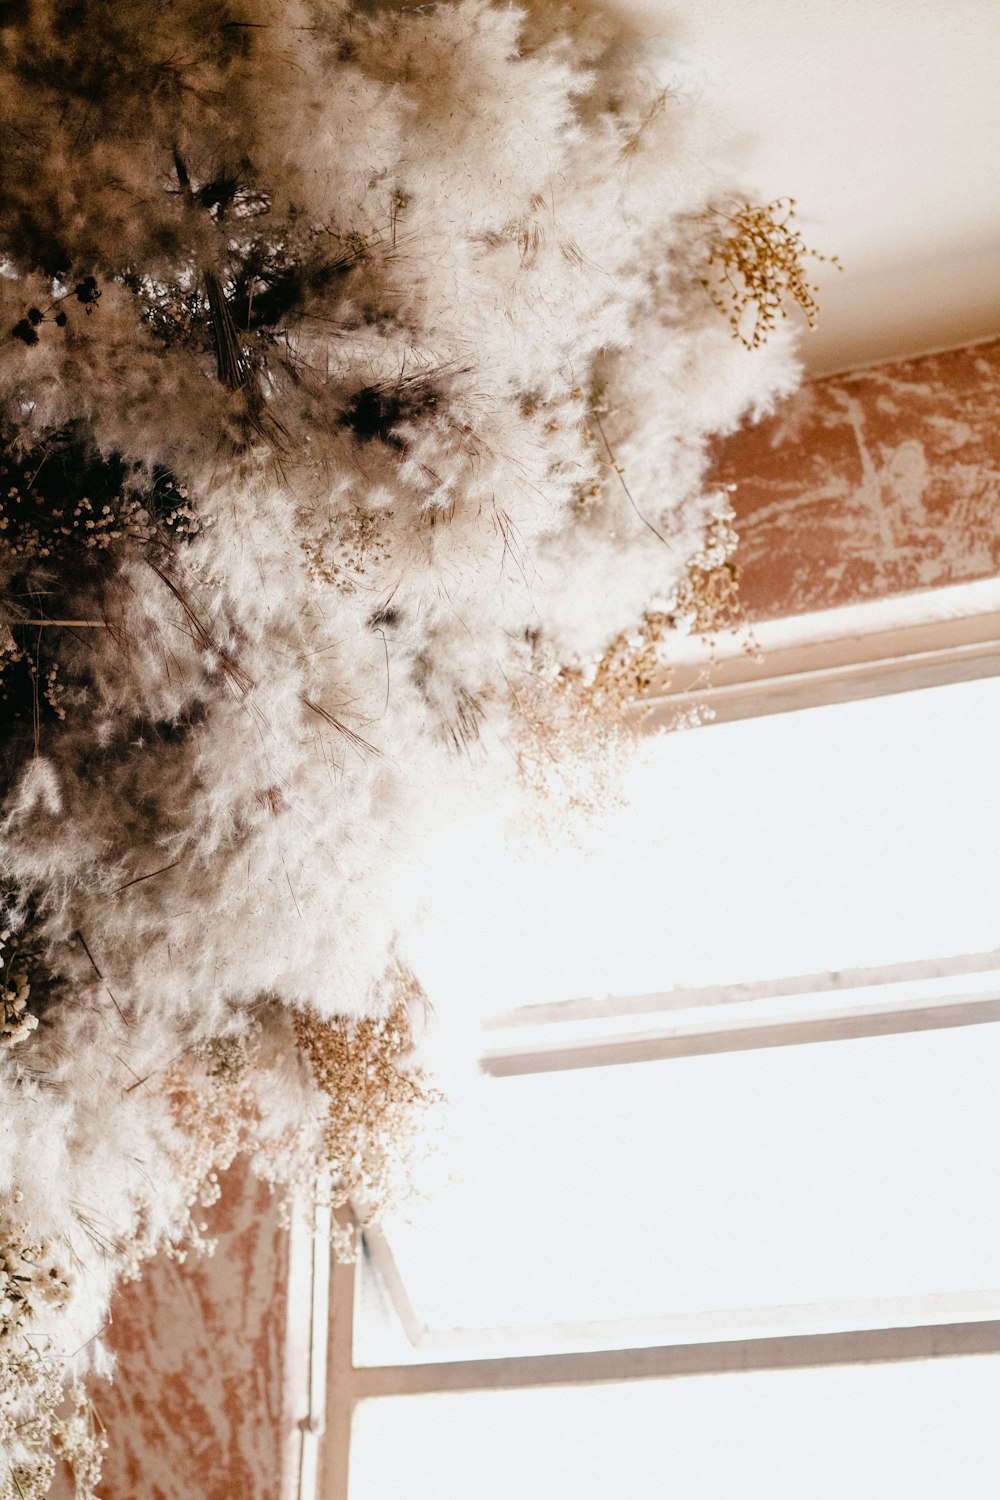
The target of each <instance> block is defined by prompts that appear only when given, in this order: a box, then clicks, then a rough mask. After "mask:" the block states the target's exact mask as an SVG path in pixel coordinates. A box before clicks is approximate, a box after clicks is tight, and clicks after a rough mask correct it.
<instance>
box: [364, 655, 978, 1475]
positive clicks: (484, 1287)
mask: <svg viewBox="0 0 1000 1500" xmlns="http://www.w3.org/2000/svg"><path fill="white" fill-rule="evenodd" d="M998 731H1000V680H998V679H985V680H982V681H977V682H970V683H963V684H955V685H951V686H947V687H942V688H935V689H932V690H926V691H921V692H912V693H906V694H899V695H893V696H886V697H881V698H876V699H873V700H864V701H859V702H855V703H850V704H844V705H833V706H830V707H825V708H819V709H810V710H806V711H802V712H798V713H793V714H781V715H775V716H773V717H764V718H759V719H752V720H745V721H740V722H736V723H731V724H723V725H718V726H709V727H706V728H703V729H699V730H696V731H693V732H689V733H682V734H674V735H669V736H663V737H661V738H659V739H657V740H655V741H654V742H652V743H651V744H649V745H648V746H646V747H645V749H644V752H643V754H642V755H641V757H640V758H639V759H638V760H637V762H636V764H635V766H634V767H633V770H632V772H631V775H630V779H629V804H628V805H627V806H626V807H624V808H622V809H618V810H615V811H613V812H610V813H609V814H607V815H606V816H605V817H604V818H603V819H602V820H601V822H600V823H599V824H597V825H595V826H594V828H593V829H592V830H591V831H590V833H589V834H588V837H587V847H586V848H569V849H567V848H563V849H562V850H561V851H558V852H554V853H553V852H551V851H546V850H545V849H543V848H540V847H535V848H532V849H530V850H527V849H525V850H523V851H521V853H520V854H518V855H514V856H512V855H511V852H510V850H509V849H505V848H504V847H503V845H502V843H501V840H500V837H499V835H496V836H493V833H492V831H491V830H488V829H484V830H483V832H482V838H481V839H480V840H479V842H478V844H477V846H476V849H475V854H474V857H472V858H466V860H465V862H464V863H463V856H462V848H463V845H464V846H466V847H467V844H468V830H464V831H463V833H462V835H461V838H460V839H459V841H458V842H457V844H455V845H452V846H450V847H449V848H447V849H445V850H443V851H442V852H441V862H440V865H439V867H438V868H437V869H436V870H434V871H431V870H428V881H429V883H432V884H433V886H434V889H435V893H436V904H437V907H438V910H440V911H441V913H442V919H441V922H440V925H439V926H437V927H436V928H435V927H433V926H428V928H427V929H426V931H425V934H424V937H423V940H422V942H421V944H420V945H419V946H418V947H417V949H416V951H415V952H414V959H415V966H416V967H417V969H418V972H419V973H420V974H421V977H422V979H423V981H424V983H425V985H426V987H427V989H428V992H429V995H430V998H431V1001H432V1003H433V1004H434V1005H435V1006H436V1007H438V1008H440V1009H442V1010H448V1011H449V1012H450V1013H451V1014H454V1013H455V1012H465V1013H466V1014H468V1015H471V1014H474V1015H476V1016H480V1017H482V1016H489V1015H495V1014H497V1013H498V1012H502V1011H505V1010H508V1009H510V1008H512V1007H515V1006H519V1005H525V1004H531V1003H538V1002H544V1001H553V1000H560V999H569V998H575V997H583V996H602V995H607V994H617V995H628V994H641V993H649V992H659V991H665V990H669V989H671V988H673V987H675V986H693V985H713V984H726V983H734V982H740V981H747V980H757V979H764V978H778V977H782V976H788V975H796V974H799V975H805V974H811V973H819V972H822V971H825V970H828V969H834V968H836V969H843V968H848V967H863V966H878V965H884V964H894V963H900V962H905V961H909V960H919V959H924V958H942V957H950V956H956V955H959V954H963V953H979V952H986V951H989V950H992V949H996V948H998V947H1000V860H998V858H997V852H996V851H997V849H998V847H1000V778H998V776H997V774H996V746H997V743H998V739H1000V734H998ZM959 987H960V986H958V985H956V989H957V988H959ZM481 1039H483V1040H484V1039H485V1038H481ZM998 1077H1000V1025H997V1024H986V1025H974V1026H969V1027H964V1028H957V1029H951V1030H949V1029H945V1030H938V1031H932V1032H918V1033H908V1034H901V1035H894V1036H882V1037H870V1038H864V1039H858V1040H852V1041H838V1042H823V1043H815V1044H806V1045H794V1046H787V1047H782V1048H773V1049H761V1050H756V1051H750V1052H736V1053H723V1054H720V1055H715V1056H701V1057H684V1058H675V1059H671V1060H669V1061H660V1062H645V1063H639V1064H634V1065H629V1066H623V1067H610V1068H594V1069H583V1070H579V1071H570V1072H566V1073H541V1074H534V1075H528V1076H523V1077H514V1078H480V1079H479V1080H478V1081H476V1082H475V1083H474V1084H472V1085H470V1086H469V1087H468V1088H467V1089H466V1090H464V1091H462V1090H460V1091H459V1094H458V1099H457V1104H456V1112H455V1118H454V1121H453V1122H452V1128H451V1132H450V1133H451V1134H453V1135H454V1137H455V1145H454V1146H453V1148H452V1149H451V1152H450V1154H449V1156H448V1157H447V1160H448V1162H449V1164H450V1167H451V1170H452V1180H451V1181H450V1182H449V1183H447V1184H446V1185H444V1186H440V1187H437V1188H434V1189H433V1190H432V1194H431V1197H430V1198H429V1200H428V1201H427V1202H425V1203H423V1204H417V1205H416V1206H414V1207H413V1208H412V1209H410V1210H409V1211H408V1212H407V1214H405V1215H399V1216H397V1218H396V1219H395V1220H394V1221H390V1223H389V1224H388V1225H387V1230H388V1235H389V1240H390V1243H391V1246H392V1249H393V1251H394V1254H395V1256H396V1259H397V1263H398V1265H399V1267H400V1270H401V1272H402V1276H403V1280H404V1283H405V1285H406V1287H407V1290H408V1292H409V1295H410V1297H411V1300H412V1301H413V1303H414V1306H415V1310H416V1313H417V1316H418V1319H420V1320H421V1321H422V1322H424V1323H426V1324H427V1325H428V1326H429V1327H430V1328H431V1329H432V1330H434V1329H442V1330H447V1329H464V1330H471V1331H473V1333H474V1332H475V1330H489V1329H491V1328H492V1329H494V1330H496V1329H505V1330H508V1334H505V1335H504V1337H508V1345H509V1347H508V1352H510V1353H515V1352H519V1351H521V1350H524V1351H528V1350H536V1351H537V1350H540V1349H542V1348H545V1347H547V1348H550V1349H558V1348H566V1349H571V1348H586V1347H591V1348H593V1347H619V1346H621V1345H622V1344H623V1343H625V1342H628V1343H630V1344H641V1343H643V1342H670V1341H671V1338H670V1335H669V1333H668V1334H667V1335H666V1336H665V1335H664V1332H663V1326H662V1323H661V1327H660V1329H659V1330H657V1328H656V1327H655V1326H654V1325H655V1323H656V1321H657V1320H667V1321H668V1322H669V1320H674V1322H675V1323H677V1322H678V1320H680V1322H683V1320H684V1319H685V1318H689V1319H692V1320H694V1322H695V1323H696V1322H697V1321H698V1320H699V1319H703V1318H704V1315H705V1314H708V1315H709V1318H711V1317H713V1316H715V1315H719V1314H722V1315H723V1319H722V1323H720V1325H719V1330H718V1331H717V1332H716V1333H715V1334H714V1335H712V1334H708V1335H705V1334H704V1333H702V1334H692V1335H691V1336H692V1337H705V1336H708V1337H712V1336H715V1337H720V1338H726V1337H741V1336H746V1334H747V1333H749V1332H750V1331H752V1327H753V1319H754V1317H755V1316H758V1315H759V1314H760V1313H762V1312H765V1311H766V1310H768V1309H775V1308H781V1307H784V1308H786V1309H787V1308H789V1307H791V1308H793V1309H809V1308H810V1307H813V1308H822V1309H824V1311H823V1314H822V1316H821V1317H820V1318H819V1320H818V1321H817V1322H815V1323H814V1324H813V1325H812V1326H813V1327H815V1328H816V1329H820V1328H825V1327H829V1328H837V1327H844V1328H846V1327H885V1326H896V1325H897V1324H898V1323H899V1322H905V1321H922V1320H923V1319H922V1316H921V1314H920V1313H919V1312H918V1313H916V1314H914V1316H913V1317H912V1318H910V1317H908V1316H901V1315H900V1314H899V1299H905V1298H910V1299H915V1300H916V1299H921V1298H924V1299H926V1298H931V1299H933V1298H934V1297H942V1296H943V1297H949V1296H950V1297H956V1296H957V1297H959V1298H961V1297H967V1298H968V1299H969V1306H970V1308H974V1307H975V1305H976V1301H977V1299H979V1300H980V1301H981V1302H982V1303H983V1307H984V1308H985V1307H986V1305H987V1304H990V1305H991V1306H992V1308H993V1310H992V1311H990V1312H987V1311H985V1310H984V1311H983V1312H981V1313H980V1314H979V1315H981V1316H996V1307H998V1306H1000V1091H998V1089H997V1086H996V1079H997V1078H998ZM407 1221H409V1222H407ZM370 1299H371V1289H370V1290H369V1305H371V1301H370ZM838 1303H839V1304H841V1306H842V1307H843V1306H845V1305H848V1304H850V1305H851V1306H852V1307H853V1308H854V1311H851V1307H848V1311H847V1312H846V1313H844V1314H843V1315H842V1316H841V1317H839V1318H838V1317H837V1316H836V1315H831V1313H830V1309H831V1308H833V1307H835V1306H836V1304H838ZM894 1304H895V1306H894ZM880 1306H881V1307H882V1309H883V1312H882V1315H880V1312H879V1308H880ZM748 1313H749V1321H747V1319H746V1317H745V1316H744V1315H746V1314H748ZM969 1315H970V1316H973V1317H974V1316H976V1315H977V1314H976V1313H975V1311H972V1312H970V1314H969ZM741 1316H744V1324H745V1325H746V1326H742V1325H741V1322H740V1319H741ZM621 1319H626V1320H632V1324H631V1334H630V1336H629V1338H628V1340H627V1341H626V1340H623V1339H621V1337H620V1334H619V1336H618V1338H617V1342H615V1340H614V1336H613V1335H611V1336H609V1337H607V1338H606V1337H605V1336H602V1334H601V1333H600V1331H597V1332H596V1333H595V1332H593V1331H592V1332H591V1335H590V1336H589V1337H588V1336H587V1335H586V1334H581V1333H580V1324H581V1323H586V1322H594V1321H595V1320H598V1321H599V1320H621ZM926 1320H928V1321H933V1320H934V1319H933V1314H932V1313H928V1316H927V1319H926ZM390 1321H391V1320H385V1321H383V1320H381V1319H379V1318H377V1317H376V1318H374V1319H371V1318H369V1319H365V1318H363V1319H362V1329H361V1333H362V1338H361V1342H360V1345H359V1346H358V1348H357V1350H356V1354H357V1355H358V1356H359V1357H360V1359H361V1361H362V1362H364V1361H366V1360H368V1359H374V1360H379V1359H383V1358H385V1359H388V1360H389V1361H390V1362H391V1361H392V1360H393V1359H400V1358H404V1357H405V1355H404V1354H403V1351H402V1349H401V1347H400V1345H399V1344H398V1343H395V1344H394V1346H393V1347H391V1348H390V1347H389V1345H387V1344H384V1343H383V1342H382V1338H381V1333H380V1329H379V1327H378V1324H379V1323H380V1322H381V1324H382V1332H384V1330H385V1329H386V1327H387V1326H388V1323H389V1322H390ZM644 1321H645V1323H646V1324H647V1334H646V1335H644V1333H643V1329H642V1326H641V1325H642V1323H643V1322H644ZM366 1322H367V1324H368V1327H367V1332H366V1330H365V1324H366ZM764 1322H766V1319H764ZM806 1322H807V1323H808V1318H807V1319H806ZM557 1324H560V1325H563V1327H562V1328H561V1329H560V1330H558V1331H557V1332H556V1333H555V1334H554V1335H553V1331H552V1329H553V1325H557ZM567 1325H576V1329H575V1332H574V1330H573V1329H572V1328H568V1327H567ZM546 1330H547V1331H546ZM757 1331H765V1330H764V1328H763V1325H762V1324H761V1326H760V1327H758V1329H757ZM533 1333H534V1335H535V1336H536V1337H535V1338H534V1339H533V1337H532V1334H533ZM678 1336H679V1337H681V1338H683V1337H684V1335H683V1332H681V1333H680V1334H679V1335H678ZM484 1337H487V1338H489V1337H492V1335H484ZM473 1352H474V1351H473V1350H472V1349H470V1350H469V1353H470V1354H471V1353H473ZM483 1352H487V1351H486V1347H485V1346H484V1348H483ZM490 1352H500V1351H499V1350H498V1349H496V1348H494V1349H492V1350H491V1351H490ZM416 1357H418V1358H434V1357H442V1356H441V1354H440V1353H439V1354H438V1355H437V1356H435V1355H434V1353H432V1352H430V1351H427V1352H424V1353H421V1354H419V1355H418V1356H416ZM446 1357H447V1356H446ZM450 1357H453V1358H454V1357H456V1356H455V1354H454V1353H453V1354H452V1355H451V1356H450ZM998 1396H1000V1359H997V1358H992V1357H990V1358H981V1359H947V1360H941V1361H938V1362H932V1363H928V1364H919V1363H918V1364H904V1365H900V1366H883V1367H873V1368H866V1367H864V1366H851V1367H845V1368H841V1369H829V1370H805V1371H798V1372H782V1373H773V1372H772V1373H767V1374H764V1373H762V1374H756V1375H738V1376H736V1375H734V1376H712V1377H700V1378H699V1379H697V1380H690V1379H688V1380H673V1381H669V1382H656V1381H654V1382H640V1383H638V1384H635V1385H628V1386H620V1387H614V1386H609V1387H603V1388H594V1389H577V1390H552V1391H529V1392H508V1393H504V1394H501V1395H493V1396H489V1395H477V1396H472V1395H470V1396H448V1397H436V1396H425V1397H412V1398H407V1399H399V1398H397V1399H382V1400H376V1401H370V1402H367V1403H364V1404H363V1405H362V1406H361V1407H360V1408H359V1411H358V1414H357V1417H356V1422H355V1445H354V1452H355V1460H354V1463H353V1471H352V1472H353V1474H354V1479H353V1480H352V1487H351V1497H352V1500H373V1497H374V1495H375V1494H376V1490H371V1489H370V1488H366V1485H369V1483H370V1482H374V1481H370V1480H369V1478H366V1475H368V1476H370V1475H373V1474H376V1473H377V1474H378V1476H379V1478H380V1481H384V1480H385V1477H386V1474H387V1473H389V1472H390V1471H391V1467H392V1463H393V1462H394V1458H393V1455H394V1454H395V1455H397V1456H398V1459H399V1464H400V1475H401V1478H402V1476H404V1475H405V1480H406V1489H407V1496H408V1500H423V1496H424V1495H425V1494H426V1495H427V1497H428V1500H429V1497H430V1496H431V1495H433V1496H434V1500H453V1497H457V1496H458V1495H460V1494H461V1495H465V1494H469V1493H474V1494H476V1495H477V1496H478V1497H480V1500H494V1496H495V1497H496V1500H501V1497H503V1500H508V1497H509V1496H512V1495H518V1496H519V1497H523V1500H570V1497H572V1500H598V1497H600V1500H606V1496H607V1495H608V1494H611V1493H619V1492H621V1493H627V1494H628V1495H629V1496H630V1500H661V1497H663V1496H666V1495H675V1494H676V1495H677V1496H678V1497H683V1500H723V1497H724V1500H732V1497H734V1496H737V1495H738V1496H739V1497H740V1500H743V1497H754V1500H756V1497H758V1496H760V1497H765V1496H766V1497H767V1500H779V1497H780V1500H799V1497H801V1496H804V1495H808V1496H809V1497H810V1500H825V1497H827V1496H829V1497H830V1500H833V1497H836V1500H840V1497H841V1496H843V1495H846V1494H850V1495H852V1496H855V1497H859V1500H860V1497H864V1500H887V1497H888V1496H889V1495H893V1496H895V1495H897V1494H898V1495H899V1496H901V1497H902V1496H903V1495H905V1496H906V1500H931V1497H933V1500H937V1497H938V1496H940V1495H944V1494H949V1495H951V1494H955V1495H958V1494H961V1495H962V1497H963V1500H986V1497H990V1500H992V1497H993V1496H994V1495H995V1494H996V1493H997V1492H998V1491H997V1483H998V1481H1000V1467H998V1464H997V1461H996V1458H995V1455H994V1453H993V1448H994V1439H993V1431H994V1426H995V1411H996V1401H997V1399H998ZM720 1432H723V1433H725V1436H726V1441H725V1442H724V1443H721V1442H720V1441H719V1433H720ZM845 1433H848V1434H850V1442H849V1443H845V1441H844V1434H845ZM415 1452H419V1454H420V1460H419V1462H418V1463H414V1462H413V1455H414V1453H415ZM376 1453H377V1463H375V1461H374V1458H373V1455H376ZM421 1485H423V1486H424V1488H421Z"/></svg>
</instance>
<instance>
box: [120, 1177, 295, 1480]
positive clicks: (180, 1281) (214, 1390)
mask: <svg viewBox="0 0 1000 1500" xmlns="http://www.w3.org/2000/svg"><path fill="white" fill-rule="evenodd" d="M207 1217H209V1218H210V1219H211V1226H210V1227H211V1230H212V1233H213V1235H214V1236H215V1237H216V1238H217V1241H218V1248H217V1250H216V1252H215V1254H214V1255H212V1256H208V1257H206V1256H200V1255H195V1254H192V1255H191V1256H189V1258H188V1259H187V1261H186V1262H185V1263H184V1264H178V1263H177V1262H175V1261H171V1260H167V1259H165V1258H164V1257H159V1258H158V1259H157V1260H155V1261H153V1262H152V1263H151V1264H150V1265H149V1266H147V1268H146V1270H145V1273H144V1275H143V1277H142V1279H141V1281H139V1282H136V1283H134V1284H132V1285H130V1286H126V1287H123V1288H121V1289H120V1291H119V1293H118V1295H117V1297H116V1300H115V1303H114V1306H113V1308H112V1316H113V1323H112V1326H111V1328H110V1329H109V1330H108V1335H107V1341H108V1343H109V1344H110V1346H111V1349H112V1350H113V1352H114V1354H115V1356H116V1359H117V1364H118V1368H117V1374H116V1378H115V1380H114V1383H113V1384H112V1385H110V1386H104V1385H101V1384H96V1385H94V1387H93V1389H92V1397H93V1401H94V1404H95V1407H96V1408H97V1410H98V1412H99V1414H100V1417H101V1419H102V1421H103V1422H104V1423H105V1425H106V1427H107V1429H108V1438H109V1449H108V1453H107V1457H106V1459H105V1464H104V1475H103V1479H102V1483H101V1485H100V1489H99V1493H100V1494H101V1496H102V1497H107V1500H284V1497H285V1496H286V1495H288V1494H289V1490H290V1486H291V1485H292V1483H293V1482H294V1475H295V1472H296V1459H297V1455H298V1444H299V1435H298V1429H297V1426H296V1421H297V1418H298V1417H299V1416H301V1415H302V1412H303V1409H304V1408H303V1399H302V1395H301V1387H302V1385H303V1384H304V1371H305V1351H304V1348H303V1345H304V1344H305V1343H306V1342H307V1340H308V1331H309V1330H308V1318H305V1317H304V1318H301V1319H299V1318H298V1317H297V1313H296V1309H295V1308H294V1306H293V1303H292V1300H291V1298H292V1293H293V1292H295V1291H296V1290H297V1289H296V1288H295V1287H294V1286H293V1276H292V1274H291V1267H290V1245H289V1236H288V1234H287V1233H286V1232H285V1231H283V1230H282V1229H281V1228H280V1227H279V1225H278V1222H277V1214H276V1210H275V1202H274V1199H273V1198H272V1196H271V1194H270V1193H269V1191H268V1189H267V1188H266V1187H265V1186H264V1185H263V1184H261V1183H259V1182H258V1181H256V1179H254V1178H253V1177H252V1176H251V1175H250V1174H249V1173H248V1172H247V1171H246V1169H245V1168H241V1167H240V1166H239V1165H237V1166H236V1167H234V1168H233V1169H232V1170H231V1171H230V1172H229V1173H228V1174H227V1177H226V1179H225V1181H224V1184H223V1195H222V1198H221V1200H220V1202H219V1204H218V1205H217V1206H216V1207H215V1208H214V1209H213V1210H212V1211H211V1214H210V1215H209V1216H207ZM297 1325H298V1326H297Z"/></svg>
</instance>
